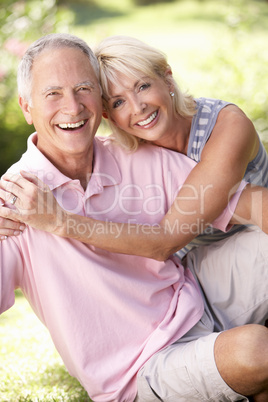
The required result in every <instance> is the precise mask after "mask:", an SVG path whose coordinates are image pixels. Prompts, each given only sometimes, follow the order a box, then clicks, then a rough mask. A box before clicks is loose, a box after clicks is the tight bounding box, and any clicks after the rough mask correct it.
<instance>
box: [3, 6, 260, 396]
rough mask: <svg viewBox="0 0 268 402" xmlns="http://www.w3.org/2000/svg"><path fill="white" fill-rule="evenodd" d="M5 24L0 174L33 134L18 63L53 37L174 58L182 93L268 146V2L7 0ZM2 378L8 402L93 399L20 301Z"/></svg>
mask: <svg viewBox="0 0 268 402" xmlns="http://www.w3.org/2000/svg"><path fill="white" fill-rule="evenodd" d="M0 25H1V30H0V43H1V47H0V60H1V62H0V132H1V135H0V174H2V173H4V172H5V170H6V169H7V168H8V167H9V166H10V165H11V164H12V163H14V162H15V161H16V160H17V159H18V158H19V157H20V155H21V153H22V152H24V150H25V148H26V138H27V136H28V135H29V134H30V133H31V132H32V131H33V128H32V127H29V126H28V125H27V124H26V123H25V122H24V118H23V116H22V113H21V112H20V109H19V107H18V105H17V92H16V69H17V65H18V61H19V59H20V57H21V56H22V55H23V53H24V51H25V49H26V48H27V46H28V45H29V44H30V43H31V42H32V41H34V40H35V39H37V38H39V37H40V36H42V35H45V34H47V33H51V32H69V33H72V34H75V35H78V36H80V37H82V38H83V39H84V40H86V41H87V42H88V43H89V44H90V45H91V46H93V47H94V45H95V44H96V43H98V42H99V41H100V40H101V39H103V38H104V37H106V36H110V35H116V34H123V35H131V36H135V37H137V38H139V39H142V40H144V41H146V42H148V43H149V44H151V45H153V46H155V47H157V48H159V49H160V50H162V51H164V52H165V53H166V54H167V56H168V60H169V63H170V65H171V67H172V70H173V74H174V76H175V77H176V78H177V80H178V82H179V84H180V86H181V88H182V89H183V90H188V91H189V92H190V93H191V94H193V95H194V96H195V97H200V96H204V97H214V98H220V99H224V100H227V101H231V102H233V103H236V104H237V105H239V106H240V107H241V108H242V109H243V110H244V111H245V112H246V113H247V115H248V116H249V117H250V118H251V119H252V120H253V122H254V124H255V126H256V128H257V130H258V132H259V134H260V136H261V139H262V141H263V142H264V143H268V46H267V43H268V1H264V0H263V1H261V0H212V1H209V0H193V1H192V0H189V1H187V0H173V1H172V0H170V1H164V0H163V1H160V0H158V1H154V0H95V1H94V0H76V1H71V0H58V1H56V0H43V1H42V0H39V1H38V0H36V1H35V0H25V1H12V0H1V2H0ZM103 133H105V134H106V131H105V127H101V129H100V134H103ZM0 378H1V385H0V401H28V402H29V401H52V400H53V401H86V400H87V399H86V394H85V392H84V391H83V390H82V389H81V387H80V386H79V385H78V384H77V383H76V381H73V380H72V379H71V378H70V377H69V376H68V374H67V373H66V371H65V369H64V368H63V366H62V363H61V360H60V358H59V357H58V355H57V353H56V352H55V350H54V348H53V345H52V344H51V342H50V338H49V335H48V334H47V332H46V330H45V329H44V328H43V327H42V326H41V324H40V323H39V322H38V320H37V319H36V318H35V316H34V315H33V313H31V311H30V308H29V307H28V304H27V302H26V301H25V299H24V298H23V297H21V296H20V294H18V295H17V298H16V305H15V307H13V308H12V309H11V310H10V311H8V312H7V313H5V314H4V315H2V316H1V317H0Z"/></svg>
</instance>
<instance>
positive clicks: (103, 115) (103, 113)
mask: <svg viewBox="0 0 268 402" xmlns="http://www.w3.org/2000/svg"><path fill="white" fill-rule="evenodd" d="M102 117H104V118H105V119H108V113H107V112H106V110H105V109H103V112H102Z"/></svg>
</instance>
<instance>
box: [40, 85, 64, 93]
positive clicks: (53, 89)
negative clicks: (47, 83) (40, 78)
mask: <svg viewBox="0 0 268 402" xmlns="http://www.w3.org/2000/svg"><path fill="white" fill-rule="evenodd" d="M60 89H62V87H58V86H51V87H46V88H45V89H43V91H42V94H45V93H47V92H49V91H59V90H60Z"/></svg>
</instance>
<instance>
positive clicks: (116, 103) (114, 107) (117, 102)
mask: <svg viewBox="0 0 268 402" xmlns="http://www.w3.org/2000/svg"><path fill="white" fill-rule="evenodd" d="M122 103H123V101H122V99H118V100H117V101H115V102H114V103H113V109H116V108H117V107H119V106H120V105H122Z"/></svg>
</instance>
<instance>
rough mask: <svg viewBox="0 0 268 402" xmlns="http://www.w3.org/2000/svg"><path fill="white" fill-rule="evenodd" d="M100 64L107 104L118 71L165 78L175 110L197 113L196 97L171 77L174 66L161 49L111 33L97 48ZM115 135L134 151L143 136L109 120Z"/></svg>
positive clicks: (116, 80) (116, 138) (131, 74)
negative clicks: (124, 129) (123, 128)
mask: <svg viewBox="0 0 268 402" xmlns="http://www.w3.org/2000/svg"><path fill="white" fill-rule="evenodd" d="M95 55H96V57H97V59H98V62H99V67H100V83H101V86H102V91H103V101H104V107H105V105H106V101H107V99H108V98H109V97H110V94H109V84H110V83H111V84H113V85H116V83H117V82H118V74H119V73H120V74H123V75H125V76H127V77H128V76H134V77H140V76H141V74H142V75H144V76H147V77H150V78H155V77H161V78H163V80H165V81H166V82H167V84H168V83H169V84H171V85H172V92H173V93H174V96H173V101H174V102H173V105H174V109H175V112H176V113H177V114H179V115H181V116H183V117H190V116H193V115H194V114H195V112H196V109H195V108H196V106H195V102H194V99H193V97H192V96H191V95H188V94H186V93H182V92H181V90H180V89H179V87H178V85H177V83H176V82H175V80H174V79H173V77H172V75H169V76H168V78H167V75H166V71H167V70H168V69H170V67H169V65H168V62H167V58H166V56H165V54H164V53H162V52H161V51H159V50H157V49H155V48H153V47H151V46H149V45H147V44H146V43H144V42H142V41H140V40H138V39H135V38H132V37H129V36H111V37H108V38H106V39H104V40H103V41H102V42H101V43H100V44H99V45H98V46H97V48H96V49H95ZM109 124H110V126H111V129H112V132H113V138H114V139H115V140H116V141H117V142H118V143H119V144H121V145H122V146H124V147H125V148H127V149H129V150H131V151H134V150H136V149H137V147H138V145H139V143H140V142H142V141H143V140H142V139H139V138H137V137H134V136H133V135H131V134H128V133H127V132H125V131H123V130H121V129H119V128H118V127H116V126H115V125H114V124H113V123H112V121H111V120H110V119H109Z"/></svg>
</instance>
